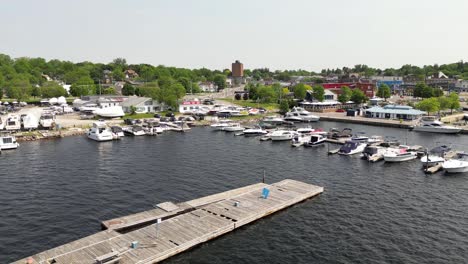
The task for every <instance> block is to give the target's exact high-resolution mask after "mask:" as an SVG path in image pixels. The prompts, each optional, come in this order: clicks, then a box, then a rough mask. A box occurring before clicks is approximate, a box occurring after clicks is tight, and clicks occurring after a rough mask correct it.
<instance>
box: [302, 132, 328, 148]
mask: <svg viewBox="0 0 468 264" xmlns="http://www.w3.org/2000/svg"><path fill="white" fill-rule="evenodd" d="M326 140H327V137H326V136H324V135H321V134H312V135H310V141H309V142H307V143H305V144H304V147H315V146H320V145H323V144H324V143H325V142H326Z"/></svg>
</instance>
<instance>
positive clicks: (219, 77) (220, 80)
mask: <svg viewBox="0 0 468 264" xmlns="http://www.w3.org/2000/svg"><path fill="white" fill-rule="evenodd" d="M213 82H214V83H215V84H216V86H218V90H221V89H224V88H226V75H224V74H216V75H215V76H214V78H213Z"/></svg>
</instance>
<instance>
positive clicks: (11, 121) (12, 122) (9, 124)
mask: <svg viewBox="0 0 468 264" xmlns="http://www.w3.org/2000/svg"><path fill="white" fill-rule="evenodd" d="M20 129H21V121H20V118H19V116H18V115H12V114H10V115H8V116H7V118H6V121H5V130H10V131H15V130H20Z"/></svg>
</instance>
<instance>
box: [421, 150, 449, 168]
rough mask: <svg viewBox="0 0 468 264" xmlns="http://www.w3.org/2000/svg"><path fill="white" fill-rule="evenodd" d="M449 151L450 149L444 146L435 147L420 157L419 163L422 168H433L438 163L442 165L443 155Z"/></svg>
mask: <svg viewBox="0 0 468 264" xmlns="http://www.w3.org/2000/svg"><path fill="white" fill-rule="evenodd" d="M450 150H451V148H449V147H448V146H446V145H442V146H438V147H435V148H433V149H431V150H429V151H427V152H426V153H425V155H424V156H422V157H421V163H422V164H423V165H424V166H434V165H436V164H438V163H442V162H444V161H445V153H446V152H449V151H450Z"/></svg>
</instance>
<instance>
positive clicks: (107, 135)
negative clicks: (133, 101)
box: [86, 119, 190, 142]
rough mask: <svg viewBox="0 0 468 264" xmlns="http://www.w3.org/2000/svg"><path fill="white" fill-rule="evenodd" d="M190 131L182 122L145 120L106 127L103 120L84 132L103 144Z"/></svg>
mask: <svg viewBox="0 0 468 264" xmlns="http://www.w3.org/2000/svg"><path fill="white" fill-rule="evenodd" d="M188 130H190V127H189V126H187V124H185V123H184V122H178V121H176V122H159V121H157V120H145V121H144V122H143V123H141V124H134V125H129V126H124V127H120V126H108V125H107V123H106V122H105V121H104V120H102V119H101V120H98V121H95V122H93V125H92V127H91V128H90V129H89V130H88V131H87V132H86V136H87V137H88V138H89V139H92V140H95V141H99V142H103V141H111V140H117V139H121V138H122V137H124V136H156V135H158V134H162V133H164V132H165V131H176V132H186V131H188Z"/></svg>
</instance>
